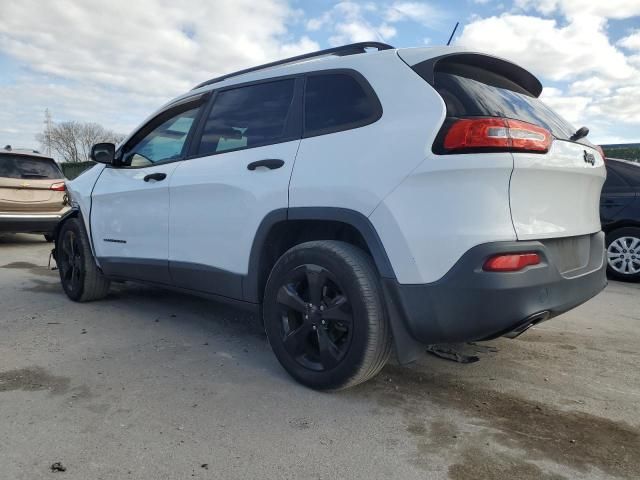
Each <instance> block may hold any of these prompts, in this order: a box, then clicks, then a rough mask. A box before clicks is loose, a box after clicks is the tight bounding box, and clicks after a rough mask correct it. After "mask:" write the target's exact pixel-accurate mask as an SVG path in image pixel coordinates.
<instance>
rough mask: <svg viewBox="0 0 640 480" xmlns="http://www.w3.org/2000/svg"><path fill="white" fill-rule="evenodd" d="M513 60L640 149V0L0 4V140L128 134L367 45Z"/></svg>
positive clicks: (28, 142) (557, 101) (580, 119)
mask: <svg viewBox="0 0 640 480" xmlns="http://www.w3.org/2000/svg"><path fill="white" fill-rule="evenodd" d="M456 21H460V23H461V28H460V29H459V30H458V34H457V35H456V38H455V41H454V43H455V44H459V45H464V46H468V47H470V48H472V49H474V50H480V51H485V52H489V53H493V54H497V55H500V56H503V57H506V58H509V59H512V60H514V61H516V62H517V63H519V64H521V65H523V66H524V67H526V68H528V69H529V70H531V71H532V72H533V73H534V74H535V75H537V76H538V77H539V78H540V79H541V80H542V82H543V84H544V85H545V90H544V92H543V95H542V96H543V98H544V99H545V100H546V101H547V102H548V103H549V104H551V105H552V106H553V107H554V108H556V109H557V110H558V111H559V112H560V113H561V114H563V115H564V116H565V117H567V118H568V119H569V120H570V121H571V122H572V123H574V125H576V126H581V125H587V126H589V127H590V129H591V132H592V133H591V135H590V138H591V139H592V140H594V141H597V142H599V143H613V142H638V141H640V0H429V1H403V0H377V1H336V0H190V1H184V2H179V1H175V0H127V1H125V0H110V1H103V0H75V1H72V0H56V1H52V2H48V1H47V2H43V1H41V0H20V1H12V0H0V145H5V144H8V143H10V144H13V145H21V146H34V147H35V146H37V145H36V142H35V140H34V135H35V134H36V133H38V132H40V131H41V130H42V127H43V120H44V109H45V108H48V109H49V110H50V111H51V113H52V114H53V120H54V121H57V122H62V121H65V120H82V121H96V122H99V123H101V124H103V125H104V126H105V127H107V128H111V129H113V130H116V131H118V132H121V133H128V132H129V131H130V130H131V129H132V128H134V127H135V126H136V125H138V124H139V122H140V121H142V120H143V119H144V118H145V117H146V116H147V115H148V114H149V113H151V112H152V111H153V110H155V109H156V108H157V107H159V106H160V105H161V104H163V103H164V102H166V101H167V100H168V99H170V98H172V97H174V96H176V95H178V94H180V93H182V92H184V91H186V90H188V89H190V88H191V87H193V86H194V85H195V84H197V83H199V82H201V81H203V80H206V79H208V78H211V77H213V76H216V75H220V74H223V73H226V72H229V71H233V70H237V69H240V68H243V67H247V66H251V65H256V64H259V63H264V62H267V61H271V60H275V59H278V58H282V57H286V56H291V55H295V54H298V53H304V52H308V51H312V50H315V49H320V48H327V47H330V46H335V45H340V44H343V43H349V42H357V41H363V40H381V41H385V42H388V43H391V44H393V45H395V46H398V47H409V46H429V45H442V44H443V43H446V41H447V38H448V36H449V34H450V32H451V29H452V28H453V25H454V24H455V22H456Z"/></svg>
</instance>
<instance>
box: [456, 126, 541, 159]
mask: <svg viewBox="0 0 640 480" xmlns="http://www.w3.org/2000/svg"><path fill="white" fill-rule="evenodd" d="M552 140H553V139H552V136H551V132H549V131H548V130H547V129H545V128H542V127H539V126H537V125H532V124H531V123H526V122H521V121H519V120H512V119H510V118H463V119H460V120H457V121H455V122H454V123H453V124H452V125H451V127H449V130H448V131H447V134H446V136H445V138H444V149H445V150H446V151H448V152H453V151H459V150H474V151H477V149H499V150H506V151H524V152H540V153H545V152H548V151H549V148H550V147H551V142H552Z"/></svg>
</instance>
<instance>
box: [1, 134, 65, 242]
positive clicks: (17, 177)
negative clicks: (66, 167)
mask: <svg viewBox="0 0 640 480" xmlns="http://www.w3.org/2000/svg"><path fill="white" fill-rule="evenodd" d="M65 198H66V189H65V178H64V175H63V174H62V172H61V171H60V168H58V165H57V164H56V162H55V161H54V160H53V159H52V158H50V157H47V156H46V155H42V154H40V153H38V152H37V151H36V150H25V149H13V148H11V146H10V145H7V146H6V147H4V148H3V149H2V150H0V232H10V233H42V234H44V237H45V239H46V240H47V241H53V231H54V229H55V226H56V224H57V223H58V221H59V220H60V218H61V217H62V215H63V214H64V213H65V212H66V211H67V210H69V207H68V205H67V204H66V200H65Z"/></svg>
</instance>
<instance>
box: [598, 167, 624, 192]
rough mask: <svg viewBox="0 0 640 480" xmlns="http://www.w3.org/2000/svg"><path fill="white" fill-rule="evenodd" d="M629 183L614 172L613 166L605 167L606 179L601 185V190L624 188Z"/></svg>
mask: <svg viewBox="0 0 640 480" xmlns="http://www.w3.org/2000/svg"><path fill="white" fill-rule="evenodd" d="M628 186H629V184H628V183H627V182H625V181H624V179H623V178H622V176H621V175H620V174H619V173H618V172H616V171H615V170H614V169H613V168H611V167H607V179H606V180H605V182H604V185H603V186H602V191H603V192H607V191H611V190H614V189H616V188H621V187H622V188H624V187H628Z"/></svg>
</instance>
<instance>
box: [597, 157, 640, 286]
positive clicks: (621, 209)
mask: <svg viewBox="0 0 640 480" xmlns="http://www.w3.org/2000/svg"><path fill="white" fill-rule="evenodd" d="M606 167H607V180H606V182H605V183H604V186H603V187H602V196H601V198H600V218H601V220H602V230H603V231H604V232H605V233H606V235H607V236H606V247H607V262H608V266H607V273H608V274H609V276H610V277H612V278H616V279H619V280H627V281H634V282H638V281H640V163H635V162H629V161H626V160H617V159H611V158H608V159H607V161H606Z"/></svg>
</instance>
